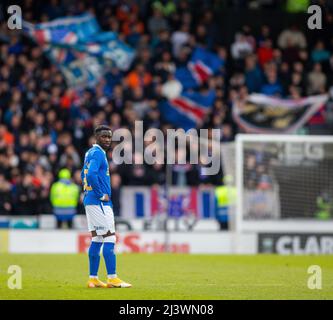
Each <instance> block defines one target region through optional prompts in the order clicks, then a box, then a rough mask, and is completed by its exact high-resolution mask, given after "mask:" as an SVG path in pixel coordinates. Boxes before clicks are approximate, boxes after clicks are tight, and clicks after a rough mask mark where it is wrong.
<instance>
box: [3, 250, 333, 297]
mask: <svg viewBox="0 0 333 320" xmlns="http://www.w3.org/2000/svg"><path fill="white" fill-rule="evenodd" d="M117 261H118V263H117V265H118V269H117V272H118V275H119V277H120V278H123V279H124V280H125V281H128V282H130V283H132V284H133V287H132V288H130V289H88V288H86V281H87V278H88V277H87V273H88V257H87V255H85V254H63V255H57V254H53V255H50V254H48V255H46V254H40V255H37V254H34V255H30V254H29V255H28V254H27V255H23V254H20V255H19V254H17V255H15V254H0V300H3V299H89V300H91V299H110V300H115V299H121V300H131V299H139V300H146V299H147V300H150V299H152V300H168V299H176V300H178V299H180V300H189V299H194V300H195V299H208V300H213V299H217V300H223V299H333V258H332V256H278V255H255V256H250V255H249V256H246V255H242V256H236V255H180V254H119V255H117ZM10 265H19V266H20V267H21V268H22V289H20V290H17V289H16V290H13V289H9V288H8V286H7V281H8V279H9V278H10V277H11V274H8V273H7V271H8V267H9V266H10ZM310 265H319V266H320V267H321V269H322V289H320V290H318V289H316V290H311V289H309V288H308V286H307V283H308V278H309V277H310V276H311V275H310V274H308V273H307V271H308V267H309V266H310ZM99 277H100V279H104V278H105V265H104V260H103V258H102V257H101V265H100V272H99Z"/></svg>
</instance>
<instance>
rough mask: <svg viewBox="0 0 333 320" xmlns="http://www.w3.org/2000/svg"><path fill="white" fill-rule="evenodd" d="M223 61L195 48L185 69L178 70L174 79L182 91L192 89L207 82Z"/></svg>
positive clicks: (201, 49) (214, 55)
mask: <svg viewBox="0 0 333 320" xmlns="http://www.w3.org/2000/svg"><path fill="white" fill-rule="evenodd" d="M223 64H224V61H223V60H222V59H221V58H220V57H219V56H218V55H217V54H215V53H212V52H209V51H207V50H205V49H203V48H199V47H198V48H195V49H194V51H193V53H192V56H191V60H190V61H189V63H188V65H187V67H182V68H178V69H177V70H176V72H175V78H176V79H177V80H179V81H180V82H181V84H182V85H183V88H184V90H186V89H193V88H197V87H199V86H201V85H202V84H203V83H205V82H207V81H208V79H209V78H210V77H211V76H212V75H214V74H216V73H217V72H218V71H219V70H220V68H221V67H222V66H223Z"/></svg>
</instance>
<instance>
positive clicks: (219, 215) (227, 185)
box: [215, 175, 236, 229]
mask: <svg viewBox="0 0 333 320" xmlns="http://www.w3.org/2000/svg"><path fill="white" fill-rule="evenodd" d="M223 180H224V185H222V186H219V187H216V188H215V203H216V219H217V221H218V222H219V223H220V228H221V229H228V228H229V220H230V214H232V212H231V208H232V207H234V206H235V204H236V187H234V186H233V185H232V184H233V178H232V176H230V175H226V176H225V177H224V179H223Z"/></svg>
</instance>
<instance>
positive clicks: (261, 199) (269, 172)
mask: <svg viewBox="0 0 333 320" xmlns="http://www.w3.org/2000/svg"><path fill="white" fill-rule="evenodd" d="M236 186H237V206H236V219H235V229H236V231H237V232H316V233H323V232H332V231H333V137H332V136H299V135H259V134H238V135H237V136H236Z"/></svg>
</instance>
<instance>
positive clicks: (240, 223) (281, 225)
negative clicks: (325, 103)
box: [235, 134, 333, 233]
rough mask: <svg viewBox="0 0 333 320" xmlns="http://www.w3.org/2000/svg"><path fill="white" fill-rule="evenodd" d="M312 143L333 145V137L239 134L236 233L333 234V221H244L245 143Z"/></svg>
mask: <svg viewBox="0 0 333 320" xmlns="http://www.w3.org/2000/svg"><path fill="white" fill-rule="evenodd" d="M281 141H282V142H310V143H332V144H333V136H305V135H285V134H279V135H277V134H237V135H236V157H235V160H236V188H237V201H236V217H235V231H236V232H239V233H240V232H287V233H288V232H314V233H325V232H328V233H331V232H332V230H333V219H332V220H329V221H320V220H315V219H295V218H290V219H284V220H281V221H273V220H272V221H244V219H243V216H244V207H243V205H244V203H243V198H244V197H243V195H244V183H243V179H244V171H243V169H244V166H243V162H244V153H243V151H244V148H243V146H244V143H245V142H281Z"/></svg>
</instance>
